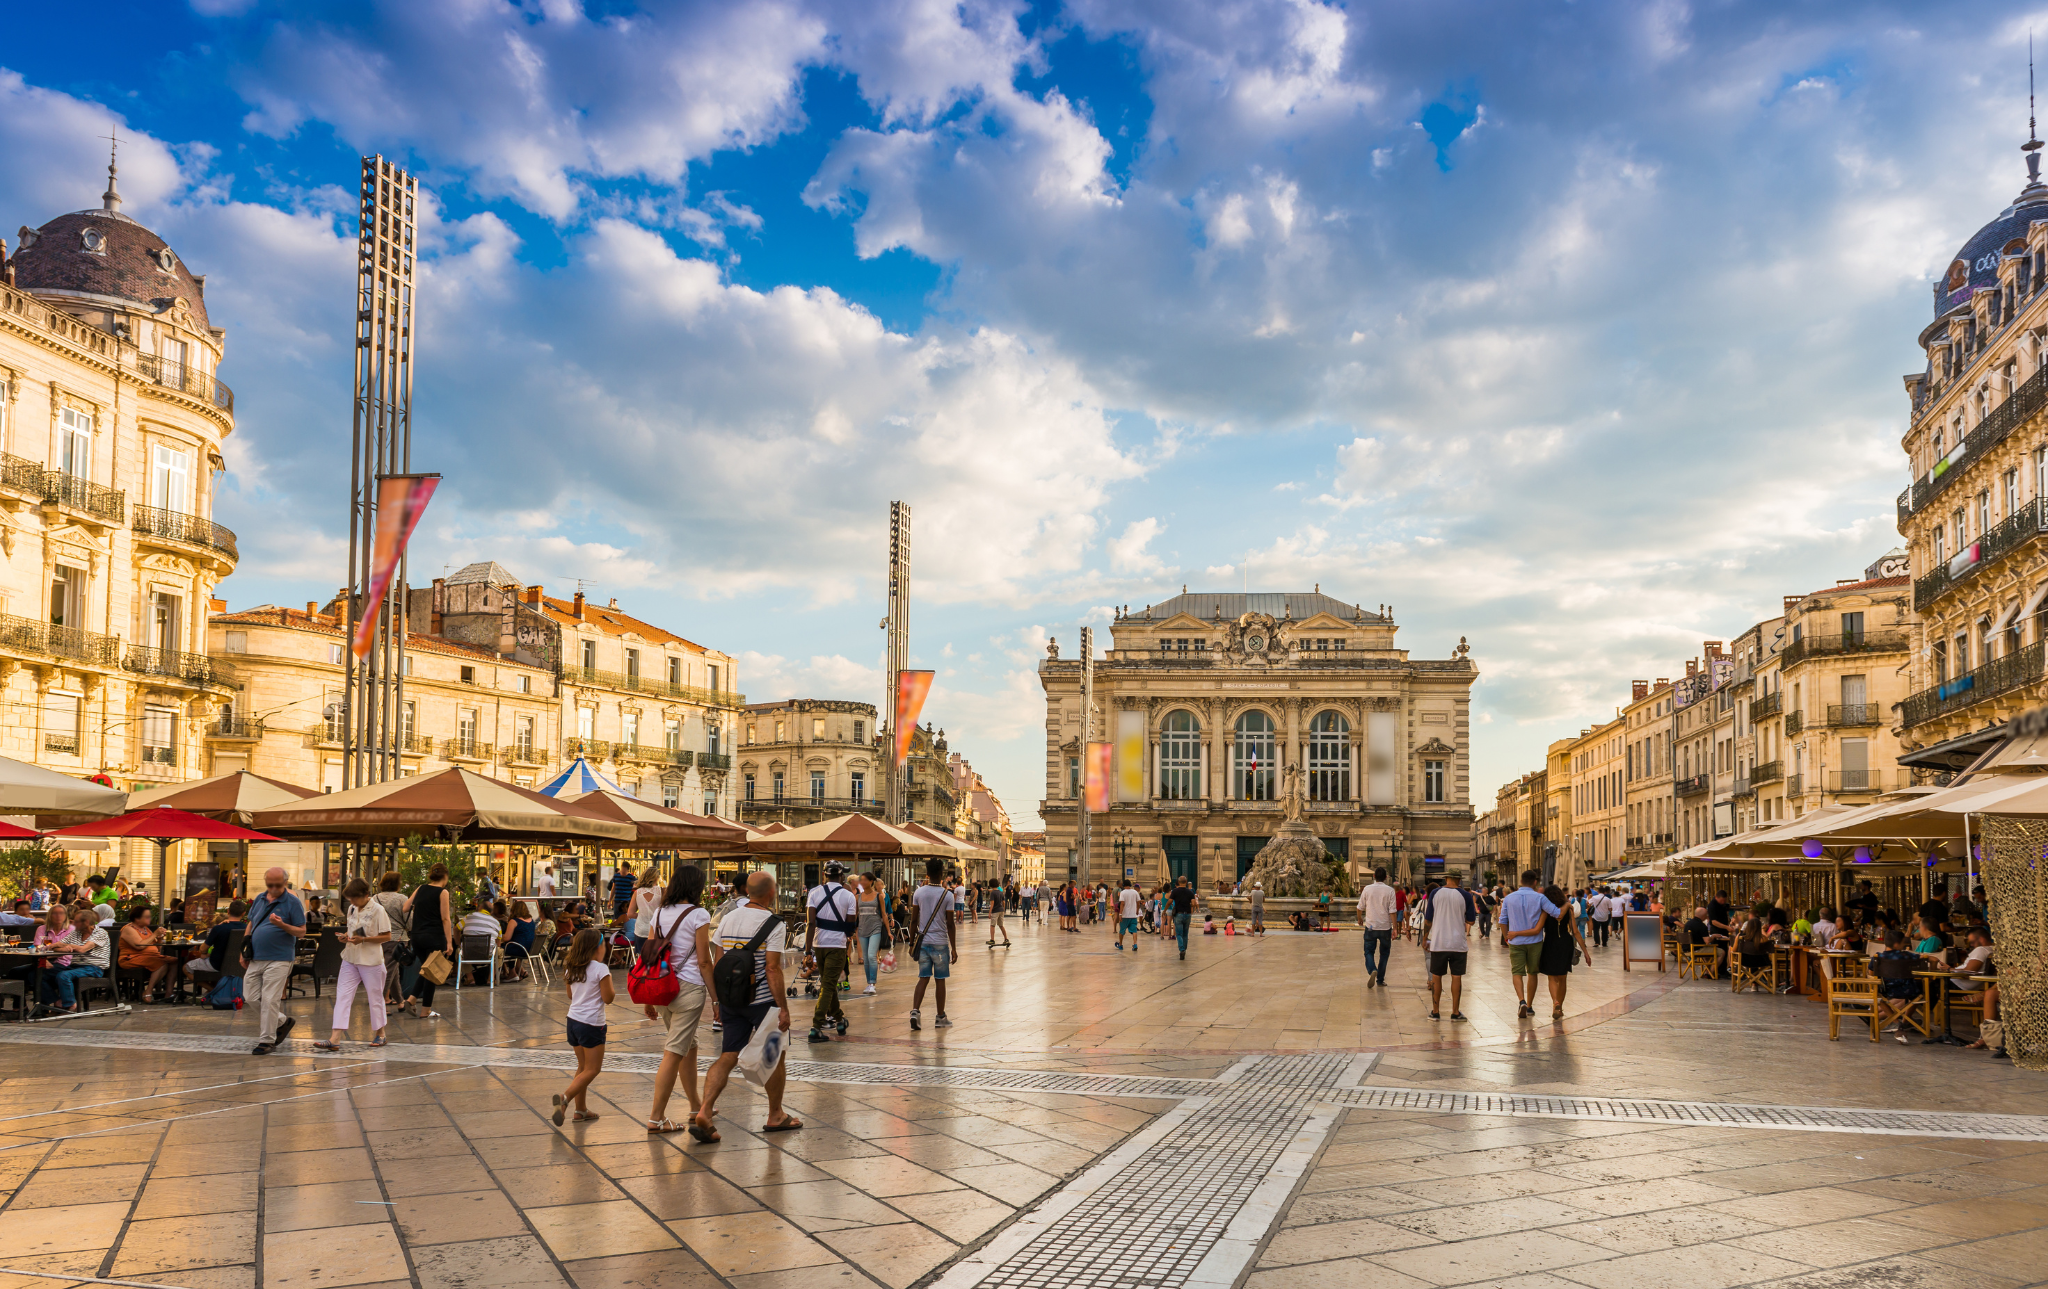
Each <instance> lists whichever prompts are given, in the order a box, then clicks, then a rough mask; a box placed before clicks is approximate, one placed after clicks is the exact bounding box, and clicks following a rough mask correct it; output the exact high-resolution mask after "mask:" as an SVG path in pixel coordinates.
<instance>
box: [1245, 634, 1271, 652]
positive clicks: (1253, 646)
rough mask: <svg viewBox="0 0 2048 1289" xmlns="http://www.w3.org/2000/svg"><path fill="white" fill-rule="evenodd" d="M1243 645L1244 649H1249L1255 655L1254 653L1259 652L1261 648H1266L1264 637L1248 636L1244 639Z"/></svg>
mask: <svg viewBox="0 0 2048 1289" xmlns="http://www.w3.org/2000/svg"><path fill="white" fill-rule="evenodd" d="M1244 645H1245V648H1247V649H1250V650H1251V651H1253V652H1254V653H1256V652H1258V651H1259V650H1261V649H1263V648H1265V647H1266V637H1264V636H1248V637H1246V639H1245V642H1244Z"/></svg>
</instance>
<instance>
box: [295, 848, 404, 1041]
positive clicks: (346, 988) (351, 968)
mask: <svg viewBox="0 0 2048 1289" xmlns="http://www.w3.org/2000/svg"><path fill="white" fill-rule="evenodd" d="M341 900H342V904H343V906H344V908H345V909H346V913H345V914H344V916H345V918H346V921H345V922H344V924H343V928H342V934H341V974H340V976H339V977H337V978H336V979H335V982H334V1021H333V1024H332V1025H331V1026H330V1027H329V1028H330V1029H331V1030H332V1031H333V1032H332V1033H330V1034H329V1035H328V1036H327V1038H326V1039H325V1040H324V1041H316V1042H315V1043H314V1044H313V1046H314V1047H316V1048H318V1049H320V1050H321V1051H323V1052H339V1051H340V1050H341V1040H342V1039H344V1038H347V1037H348V1026H349V1021H350V1020H351V1019H353V1016H354V1013H355V1009H356V988H357V986H361V987H362V991H363V997H364V998H365V999H367V1000H368V1002H369V1004H370V1046H371V1047H382V1046H384V946H385V945H387V944H389V943H391V916H390V915H389V914H388V913H386V912H385V911H384V906H383V905H381V904H378V903H376V902H375V901H373V900H372V899H371V898H370V884H369V883H368V882H366V881H364V880H363V879H362V878H360V877H358V878H356V879H355V880H354V881H352V882H350V883H349V884H348V885H347V886H345V887H343V888H342V892H341Z"/></svg>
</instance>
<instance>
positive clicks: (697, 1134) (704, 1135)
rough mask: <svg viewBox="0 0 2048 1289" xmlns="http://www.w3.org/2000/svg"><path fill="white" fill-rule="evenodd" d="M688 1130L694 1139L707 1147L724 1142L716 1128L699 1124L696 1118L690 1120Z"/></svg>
mask: <svg viewBox="0 0 2048 1289" xmlns="http://www.w3.org/2000/svg"><path fill="white" fill-rule="evenodd" d="M688 1130H689V1133H690V1135H691V1136H692V1137H694V1138H696V1139H697V1140H698V1141H700V1142H702V1143H704V1144H705V1145H707V1146H708V1145H710V1144H711V1143H712V1142H714V1141H720V1140H723V1138H721V1137H720V1136H719V1135H718V1130H717V1129H716V1128H707V1127H705V1126H704V1125H703V1124H701V1123H698V1122H697V1121H696V1120H695V1119H694V1118H693V1119H691V1120H690V1122H689V1124H688Z"/></svg>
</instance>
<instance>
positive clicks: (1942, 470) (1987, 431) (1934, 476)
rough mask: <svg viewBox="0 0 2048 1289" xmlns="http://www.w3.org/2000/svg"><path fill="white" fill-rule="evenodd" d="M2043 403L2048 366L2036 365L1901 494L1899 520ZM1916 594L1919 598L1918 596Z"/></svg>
mask: <svg viewBox="0 0 2048 1289" xmlns="http://www.w3.org/2000/svg"><path fill="white" fill-rule="evenodd" d="M2044 404H2048V366H2044V367H2040V368H2037V369H2036V370H2035V372H2034V374H2033V375H2032V376H2029V377H2027V379H2026V380H2025V381H2024V382H2023V383H2022V384H2021V385H2020V387H2019V388H2018V389H2016V390H2014V391H2013V392H2012V394H2011V396H2010V397H2008V398H2007V399H2006V400H2005V401H2004V402H2003V403H2000V404H1999V405H1998V406H1997V407H1996V408H1993V409H1992V411H1991V414H1990V415H1989V416H1986V417H1985V418H1984V419H1983V420H1982V421H1979V422H1978V423H1977V428H1976V429H1973V430H1971V431H1970V432H1969V434H1967V435H1965V436H1964V438H1963V441H1962V442H1961V443H1959V444H1957V445H1956V447H1954V448H1951V449H1950V450H1949V452H1948V453H1947V455H1945V456H1943V457H1942V458H1941V460H1940V461H1938V462H1936V463H1935V465H1934V468H1933V469H1931V470H1929V471H1928V472H1927V473H1926V474H1924V475H1922V476H1921V477H1920V478H1918V479H1916V480H1914V481H1913V486H1912V487H1910V488H1908V489H1906V490H1905V491H1904V492H1902V493H1900V494H1899V501H1898V512H1899V520H1900V522H1902V523H1903V522H1904V521H1905V520H1906V519H1908V518H1910V517H1912V516H1913V515H1916V514H1918V513H1919V512H1920V511H1921V510H1922V509H1924V508H1925V507H1926V506H1927V503H1929V502H1931V501H1933V500H1934V499H1935V498H1936V497H1938V496H1940V495H1941V493H1942V491H1943V490H1944V489H1946V488H1947V487H1948V486H1949V485H1950V484H1951V483H1954V482H1955V481H1956V479H1957V478H1959V477H1960V476H1961V475H1962V474H1963V473H1964V472H1965V471H1966V470H1967V469H1968V467H1969V466H1970V464H1971V463H1972V462H1974V461H1976V460H1977V458H1979V457H1981V456H1983V455H1984V454H1985V453H1986V452H1989V451H1990V450H1991V449H1992V448H1995V447H1997V446H1998V445H1999V444H2000V443H2003V442H2005V439H2006V436H2007V435H2009V434H2011V433H2012V432H2013V431H2014V430H2015V429H2017V428H2018V427H2019V426H2021V425H2023V424H2025V423H2026V422H2027V420H2028V419H2029V418H2030V417H2032V416H2033V415H2034V413H2036V412H2038V411H2040V410H2041V408H2042V406H2043V405H2044ZM1915 598H1916V600H1917V596H1916V597H1915Z"/></svg>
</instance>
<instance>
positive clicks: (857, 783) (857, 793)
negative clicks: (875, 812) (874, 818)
mask: <svg viewBox="0 0 2048 1289" xmlns="http://www.w3.org/2000/svg"><path fill="white" fill-rule="evenodd" d="M850 791H851V792H852V793H853V804H855V805H856V806H858V805H861V804H862V803H864V802H865V801H866V800H867V799H868V776H867V775H865V774H863V773H861V772H860V771H859V770H855V771H854V772H853V778H852V786H851V788H850Z"/></svg>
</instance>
